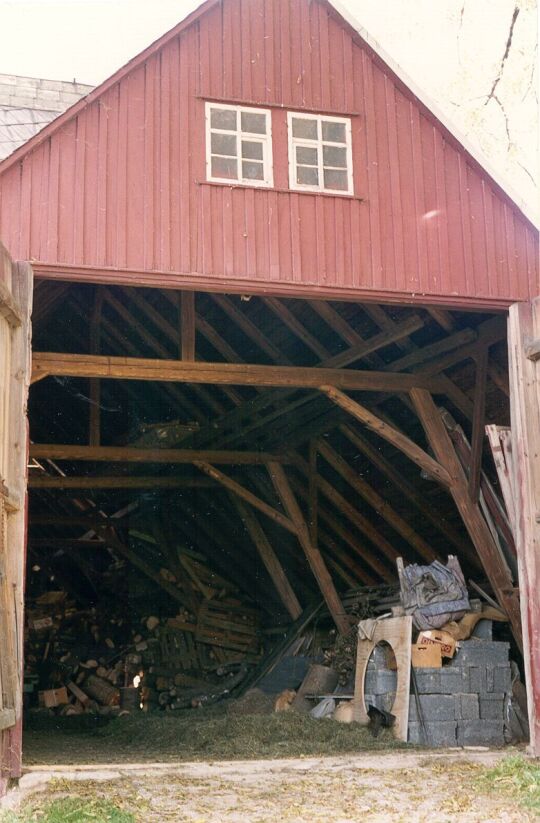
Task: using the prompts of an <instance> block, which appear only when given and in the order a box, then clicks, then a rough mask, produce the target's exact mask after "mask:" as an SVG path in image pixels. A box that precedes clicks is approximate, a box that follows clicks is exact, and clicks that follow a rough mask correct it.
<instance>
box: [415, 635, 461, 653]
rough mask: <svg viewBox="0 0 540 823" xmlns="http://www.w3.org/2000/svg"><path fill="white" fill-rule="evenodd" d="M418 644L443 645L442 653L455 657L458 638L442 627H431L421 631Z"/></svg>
mask: <svg viewBox="0 0 540 823" xmlns="http://www.w3.org/2000/svg"><path fill="white" fill-rule="evenodd" d="M416 645H417V646H418V647H420V646H433V645H438V646H440V647H441V655H442V656H443V657H453V656H454V654H455V651H456V640H455V638H454V637H452V635H451V634H449V633H448V632H445V631H442V630H440V629H430V630H429V631H425V632H420V634H419V635H418V639H417V641H416Z"/></svg>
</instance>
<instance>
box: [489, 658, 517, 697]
mask: <svg viewBox="0 0 540 823" xmlns="http://www.w3.org/2000/svg"><path fill="white" fill-rule="evenodd" d="M491 684H492V686H493V688H492V689H488V691H493V692H503V693H505V694H506V693H507V692H511V691H512V670H511V668H510V664H509V663H508V664H507V665H505V666H494V667H493V677H492V679H491Z"/></svg>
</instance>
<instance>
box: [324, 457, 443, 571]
mask: <svg viewBox="0 0 540 823" xmlns="http://www.w3.org/2000/svg"><path fill="white" fill-rule="evenodd" d="M318 448H319V452H320V454H321V455H322V456H323V457H324V459H325V460H326V461H327V462H328V463H329V465H330V466H332V468H333V469H334V470H335V471H336V472H337V473H338V474H340V475H341V477H343V479H344V480H346V481H347V483H348V484H349V485H350V486H351V488H353V489H354V490H355V491H356V492H357V493H358V494H359V495H360V496H361V497H363V498H364V500H365V501H366V502H367V503H368V504H369V505H370V506H372V508H373V509H374V510H375V511H376V512H377V514H378V515H379V516H380V517H382V518H383V520H385V521H386V522H387V523H388V525H389V526H391V527H392V528H393V529H394V530H395V531H396V532H397V533H398V534H400V535H401V536H402V537H403V538H404V539H405V540H406V541H407V543H409V545H410V546H412V547H413V548H414V549H415V550H416V551H417V552H418V554H419V556H420V557H421V558H422V559H423V560H427V561H428V563H431V562H432V561H433V560H437V559H440V558H439V556H438V555H437V553H436V552H434V551H433V549H432V548H431V546H430V545H429V544H428V543H427V542H426V541H425V540H424V538H423V537H421V535H419V534H418V533H417V532H416V531H415V530H414V529H413V527H412V526H411V524H410V523H409V522H408V521H407V520H405V519H404V518H403V517H401V516H400V515H399V514H398V513H397V512H396V511H395V509H393V508H392V506H391V505H390V504H389V502H388V500H386V498H384V497H383V496H382V495H380V494H379V493H378V492H377V491H376V490H375V489H374V488H372V487H371V486H370V485H369V483H367V482H366V481H365V480H364V479H363V478H362V477H361V476H360V475H359V474H358V473H357V472H356V471H355V470H354V469H353V468H351V466H349V464H348V463H347V461H346V460H344V459H343V457H341V456H340V455H339V454H337V453H336V452H335V451H334V449H332V447H331V446H330V445H329V443H327V442H323V441H320V442H319V445H318Z"/></svg>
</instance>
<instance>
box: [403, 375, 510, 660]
mask: <svg viewBox="0 0 540 823" xmlns="http://www.w3.org/2000/svg"><path fill="white" fill-rule="evenodd" d="M411 400H412V401H413V404H414V407H415V409H416V412H417V414H418V417H419V418H420V421H421V423H422V426H423V427H424V431H425V432H426V436H427V438H428V441H429V443H430V445H431V448H432V449H433V452H434V454H435V456H436V458H437V459H438V460H439V461H440V463H441V464H442V465H444V466H445V467H446V470H447V472H448V474H449V475H450V478H451V482H450V486H449V491H450V494H451V495H452V497H453V498H454V502H455V504H456V506H457V508H458V510H459V513H460V514H461V517H462V519H463V522H464V524H465V527H466V529H467V531H468V532H469V535H470V537H471V540H472V541H473V543H474V545H475V547H476V550H477V552H478V555H479V557H480V560H481V561H482V565H483V567H484V570H485V572H486V574H487V576H488V579H489V581H490V583H491V585H492V586H493V590H494V591H495V594H496V596H497V599H498V600H499V603H500V604H501V607H502V608H503V609H504V611H505V612H506V615H507V617H508V619H509V621H510V625H511V627H512V631H513V634H514V637H515V639H516V642H517V644H518V646H519V647H520V648H521V644H522V636H521V620H520V614H519V598H518V596H517V593H516V591H515V589H514V587H513V582H512V577H511V574H510V570H509V569H508V566H507V565H506V562H505V561H504V558H503V557H502V555H501V553H500V551H499V549H498V547H497V546H496V544H495V542H494V540H493V536H492V534H491V532H490V530H489V528H488V525H487V523H486V521H485V520H484V518H483V516H482V513H481V511H480V509H479V507H478V505H477V504H476V503H473V502H472V500H471V498H470V496H469V491H468V483H467V478H466V475H465V472H464V470H463V468H462V466H461V463H460V462H459V458H458V456H457V454H456V452H455V449H454V446H453V444H452V441H451V439H450V435H449V434H448V432H447V430H446V427H445V425H444V423H443V421H442V418H441V415H440V413H439V410H438V409H437V407H436V405H435V403H434V402H433V398H432V397H431V395H430V394H429V392H426V391H424V390H422V389H413V390H412V391H411Z"/></svg>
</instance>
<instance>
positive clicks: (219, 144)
mask: <svg viewBox="0 0 540 823" xmlns="http://www.w3.org/2000/svg"><path fill="white" fill-rule="evenodd" d="M210 144H211V146H212V154H227V155H229V157H234V156H235V155H236V135H235V134H220V133H219V132H212V137H211V141H210Z"/></svg>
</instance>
